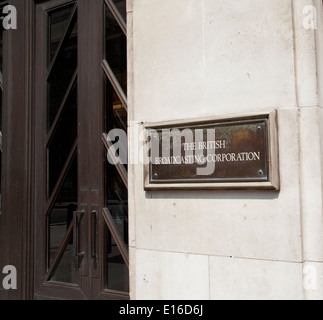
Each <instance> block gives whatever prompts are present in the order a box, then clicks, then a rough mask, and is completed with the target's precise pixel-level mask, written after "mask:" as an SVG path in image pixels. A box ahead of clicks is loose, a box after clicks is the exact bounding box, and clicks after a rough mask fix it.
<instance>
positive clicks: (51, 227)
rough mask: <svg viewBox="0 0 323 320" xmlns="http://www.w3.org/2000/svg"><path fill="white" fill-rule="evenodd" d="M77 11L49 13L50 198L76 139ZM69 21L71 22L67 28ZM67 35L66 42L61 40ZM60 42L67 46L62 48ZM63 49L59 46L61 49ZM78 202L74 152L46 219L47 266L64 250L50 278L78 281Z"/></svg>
mask: <svg viewBox="0 0 323 320" xmlns="http://www.w3.org/2000/svg"><path fill="white" fill-rule="evenodd" d="M72 11H73V8H72V7H63V8H60V9H59V10H56V11H54V12H51V13H49V27H48V28H49V30H48V31H49V37H50V39H49V53H48V60H49V61H52V64H51V69H50V74H49V76H48V79H47V82H48V99H47V100H48V108H47V119H48V122H47V127H48V130H50V131H49V136H48V137H47V139H48V140H49V141H48V144H47V161H48V164H47V165H48V168H47V187H48V190H47V191H48V192H47V193H48V198H49V199H50V197H51V196H52V194H53V191H54V188H55V186H56V185H57V183H58V180H59V177H60V176H61V174H62V173H63V169H64V165H65V164H66V162H67V160H68V157H69V155H70V154H71V152H72V151H73V145H74V143H75V141H76V140H77V80H75V82H74V83H72V79H73V75H74V74H75V72H76V68H77V21H76V16H75V19H74V18H73V19H71V18H72ZM75 14H76V13H75ZM69 21H71V22H72V24H71V25H70V27H69V28H68V24H69ZM67 29H68V30H67ZM67 31H68V32H67ZM65 35H66V37H64V36H65ZM63 37H64V41H62V40H63ZM60 43H62V45H61V46H60V47H59V44H60ZM58 48H60V49H59V51H58V52H56V51H57V50H58ZM54 57H55V58H54ZM53 59H55V60H53ZM69 89H70V90H69ZM59 111H60V112H59ZM58 114H59V116H58ZM77 206H78V161H77V156H74V159H73V161H72V164H71V166H70V167H69V169H68V172H67V174H66V177H65V178H64V181H63V184H62V187H61V188H60V190H59V192H58V196H57V198H56V199H55V203H54V205H53V209H52V210H51V212H50V214H49V216H48V219H47V224H48V225H47V228H48V238H47V242H48V245H47V248H48V252H47V254H48V268H51V267H52V265H53V262H54V259H55V257H56V256H57V254H58V252H60V253H62V251H64V252H63V253H62V257H61V259H60V261H59V262H58V265H57V266H55V270H54V273H53V275H52V278H51V279H50V281H58V282H63V283H68V284H77V283H78V267H77V265H76V264H75V261H74V259H73V244H72V232H71V233H70V234H68V233H67V231H68V229H69V226H70V225H71V222H72V220H73V212H74V211H76V210H77ZM70 230H71V229H70ZM67 236H69V239H67V240H68V241H67V245H66V247H65V248H62V244H63V243H64V241H63V240H64V239H65V238H66V237H67Z"/></svg>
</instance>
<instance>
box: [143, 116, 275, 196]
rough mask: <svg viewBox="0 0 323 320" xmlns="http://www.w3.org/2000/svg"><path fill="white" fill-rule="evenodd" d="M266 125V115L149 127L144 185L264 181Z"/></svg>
mask: <svg viewBox="0 0 323 320" xmlns="http://www.w3.org/2000/svg"><path fill="white" fill-rule="evenodd" d="M269 129H270V126H269V117H263V118H260V119H245V120H233V121H222V122H218V121H217V122H214V123H202V124H190V125H187V126H172V127H167V126H165V127H156V128H147V133H148V140H147V146H148V156H149V159H150V161H149V166H148V172H147V175H148V177H147V178H148V181H146V185H145V186H146V189H147V190H149V188H151V189H154V188H158V186H162V187H163V188H166V189H167V186H168V187H176V185H177V186H185V187H190V186H191V187H193V186H194V187H198V186H201V187H203V185H207V186H208V187H212V185H214V186H215V187H216V185H217V184H221V186H225V184H226V183H230V185H232V184H236V186H239V184H243V183H266V182H267V184H266V185H267V186H268V185H269V184H270V180H271V172H270V170H271V168H270V157H271V152H270V150H271V149H270V147H269V143H270V130H269ZM268 183H269V184H268Z"/></svg>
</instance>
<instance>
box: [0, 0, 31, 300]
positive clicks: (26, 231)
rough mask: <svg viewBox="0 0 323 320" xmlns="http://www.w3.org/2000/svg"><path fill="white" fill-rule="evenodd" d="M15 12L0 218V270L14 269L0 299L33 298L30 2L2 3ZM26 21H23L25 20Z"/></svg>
mask: <svg viewBox="0 0 323 320" xmlns="http://www.w3.org/2000/svg"><path fill="white" fill-rule="evenodd" d="M7 4H8V5H13V6H15V8H16V9H17V23H18V25H17V29H16V30H6V31H4V47H3V64H4V68H5V70H4V75H3V76H4V77H3V82H4V91H3V106H4V107H3V118H2V119H3V129H4V133H5V132H10V134H8V135H6V134H4V136H3V140H2V142H3V148H4V150H3V151H4V152H3V158H2V214H1V215H0V269H1V270H0V271H2V268H3V267H4V266H5V265H13V266H14V267H15V268H16V270H17V290H8V291H7V290H4V289H3V288H2V286H0V299H1V300H28V299H32V296H33V235H32V229H33V228H32V225H33V215H32V212H33V204H32V188H31V185H32V180H33V145H32V143H31V142H32V140H33V110H32V104H33V46H32V44H33V17H34V11H33V1H32V0H25V1H20V0H7V1H0V5H7ZM27 17H29V19H27Z"/></svg>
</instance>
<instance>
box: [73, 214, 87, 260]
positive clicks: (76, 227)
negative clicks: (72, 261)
mask: <svg viewBox="0 0 323 320" xmlns="http://www.w3.org/2000/svg"><path fill="white" fill-rule="evenodd" d="M84 215H85V211H84V210H82V211H75V212H74V213H73V256H74V258H76V259H77V263H78V264H79V258H82V257H84V256H85V252H80V248H79V247H80V239H79V231H80V230H79V225H80V221H81V219H82V217H83V216H84Z"/></svg>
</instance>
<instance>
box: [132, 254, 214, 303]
mask: <svg viewBox="0 0 323 320" xmlns="http://www.w3.org/2000/svg"><path fill="white" fill-rule="evenodd" d="M136 262H137V263H136V299H139V300H208V299H209V298H210V297H209V271H208V269H209V260H208V257H207V256H198V255H192V254H179V253H172V252H158V251H151V250H137V251H136Z"/></svg>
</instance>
